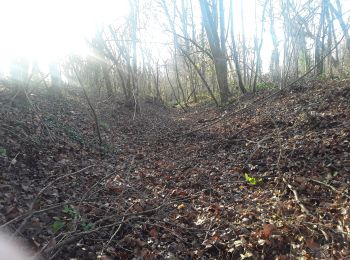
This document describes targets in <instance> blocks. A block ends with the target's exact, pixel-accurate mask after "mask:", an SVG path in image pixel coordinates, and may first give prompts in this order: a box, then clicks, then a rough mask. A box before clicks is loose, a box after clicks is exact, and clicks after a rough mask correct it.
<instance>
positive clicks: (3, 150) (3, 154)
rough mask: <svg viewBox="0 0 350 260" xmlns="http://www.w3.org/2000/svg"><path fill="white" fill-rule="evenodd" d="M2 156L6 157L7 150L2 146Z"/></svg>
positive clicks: (0, 154)
mask: <svg viewBox="0 0 350 260" xmlns="http://www.w3.org/2000/svg"><path fill="white" fill-rule="evenodd" d="M0 156H6V149H5V148H4V147H2V146H0Z"/></svg>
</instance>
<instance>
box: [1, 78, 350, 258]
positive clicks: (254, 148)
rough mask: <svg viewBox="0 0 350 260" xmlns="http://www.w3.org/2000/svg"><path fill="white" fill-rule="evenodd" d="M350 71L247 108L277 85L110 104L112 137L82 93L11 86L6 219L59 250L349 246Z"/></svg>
mask: <svg viewBox="0 0 350 260" xmlns="http://www.w3.org/2000/svg"><path fill="white" fill-rule="evenodd" d="M349 85H350V81H348V80H347V81H326V82H325V81H322V82H314V83H312V84H310V85H308V86H305V87H302V88H298V89H295V90H290V91H288V92H287V93H282V94H280V95H278V96H276V97H275V98H274V99H273V100H272V101H271V102H269V103H268V104H266V105H261V106H254V107H252V108H251V109H248V110H245V112H242V113H236V114H230V112H232V111H235V110H239V109H240V108H242V107H244V106H247V105H249V102H252V101H254V99H257V98H261V97H263V96H264V95H265V94H266V95H268V94H269V93H268V92H266V93H264V92H262V93H260V95H259V97H251V98H249V99H248V100H247V99H242V100H241V101H237V102H235V103H233V104H231V105H229V106H226V107H223V108H220V109H216V108H211V107H206V106H202V107H201V106H197V107H194V108H191V110H190V111H189V112H188V113H186V114H184V113H182V112H179V111H175V110H171V109H167V108H164V107H162V106H159V105H158V104H151V103H144V104H142V106H141V114H140V115H138V116H137V117H136V118H135V120H132V116H130V115H131V114H132V113H133V111H130V110H128V109H126V108H124V107H123V106H121V105H120V106H119V105H117V106H115V107H114V109H111V105H110V104H109V105H108V104H105V105H102V106H101V107H100V108H99V116H100V119H101V122H104V123H103V125H104V126H103V127H102V130H101V131H102V139H103V141H104V146H103V147H99V146H98V140H97V138H96V135H95V134H94V128H93V126H92V125H93V124H92V123H91V118H90V116H89V113H88V112H87V110H86V108H85V107H84V106H82V105H81V103H80V102H78V101H76V100H75V99H69V98H68V97H67V98H65V99H63V98H57V99H49V98H48V97H45V96H42V95H41V96H40V95H39V94H36V95H31V96H30V98H31V103H32V104H34V105H33V106H17V105H12V104H11V102H10V101H11V97H12V94H13V93H11V91H10V90H2V93H1V95H0V107H1V109H0V117H1V126H0V136H1V138H0V148H1V149H0V150H1V153H0V168H1V176H0V180H1V183H0V192H1V196H0V225H1V228H2V229H6V230H7V231H10V232H13V233H15V234H16V235H17V236H20V237H22V238H23V239H24V240H26V242H27V243H28V245H29V246H30V247H31V248H32V249H33V250H34V251H36V252H40V254H41V255H43V256H44V257H45V258H54V259H70V258H72V259H96V258H99V259H136V258H139V259H200V258H201V259H227V258H228V259H256V258H266V259H296V258H304V259H313V258H317V259H330V258H335V259H344V258H347V257H349V256H350V249H349V248H350V246H349V245H350V218H349V216H350V214H349V211H350V206H349V205H350V204H349V196H350V191H349V186H350V185H349V184H350V177H349V172H350V156H349V151H350V143H349V141H350V101H349V100H350V98H349V97H350V88H349ZM78 96H79V95H78ZM34 106H35V107H34ZM210 118H224V119H222V120H220V121H218V122H217V123H215V124H213V123H212V120H209V121H208V119H210ZM194 129H199V130H197V131H193V130H194Z"/></svg>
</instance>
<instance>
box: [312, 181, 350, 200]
mask: <svg viewBox="0 0 350 260" xmlns="http://www.w3.org/2000/svg"><path fill="white" fill-rule="evenodd" d="M310 181H312V182H315V183H318V184H321V185H323V186H326V187H328V188H330V189H331V190H332V191H334V192H335V193H337V194H340V195H342V196H343V197H345V198H347V199H350V196H349V195H347V194H345V193H343V192H340V191H338V190H337V189H336V188H335V187H333V186H332V185H330V184H328V183H325V182H322V181H318V180H314V179H310Z"/></svg>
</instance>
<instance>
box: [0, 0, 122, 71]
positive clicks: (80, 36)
mask: <svg viewBox="0 0 350 260" xmlns="http://www.w3.org/2000/svg"><path fill="white" fill-rule="evenodd" d="M1 11H2V12H1V16H0V31H1V41H0V57H1V61H0V66H3V67H4V66H5V67H6V66H8V64H9V63H10V62H11V60H12V59H16V58H19V57H20V58H27V59H30V60H36V61H37V62H39V63H43V64H47V63H48V62H49V61H51V60H57V59H59V58H62V57H63V56H64V55H67V54H71V53H72V54H78V55H85V54H86V53H87V51H88V49H87V46H86V44H85V37H88V36H91V35H93V33H94V31H95V30H96V28H97V27H98V26H102V25H103V24H104V23H109V22H113V21H114V20H116V19H118V18H122V17H124V16H125V15H127V14H128V12H129V3H128V2H127V1H114V0H93V1H84V0H74V1H70V0H61V1H47V0H34V1H26V0H14V1H12V0H11V1H4V2H2V5H1Z"/></svg>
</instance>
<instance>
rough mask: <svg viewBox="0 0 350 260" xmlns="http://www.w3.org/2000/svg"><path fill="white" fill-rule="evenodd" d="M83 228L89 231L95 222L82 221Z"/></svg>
mask: <svg viewBox="0 0 350 260" xmlns="http://www.w3.org/2000/svg"><path fill="white" fill-rule="evenodd" d="M82 226H83V230H84V231H89V230H91V229H92V228H93V227H94V224H93V223H82Z"/></svg>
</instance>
